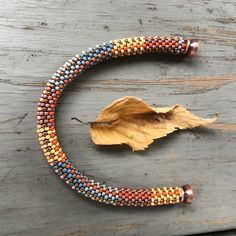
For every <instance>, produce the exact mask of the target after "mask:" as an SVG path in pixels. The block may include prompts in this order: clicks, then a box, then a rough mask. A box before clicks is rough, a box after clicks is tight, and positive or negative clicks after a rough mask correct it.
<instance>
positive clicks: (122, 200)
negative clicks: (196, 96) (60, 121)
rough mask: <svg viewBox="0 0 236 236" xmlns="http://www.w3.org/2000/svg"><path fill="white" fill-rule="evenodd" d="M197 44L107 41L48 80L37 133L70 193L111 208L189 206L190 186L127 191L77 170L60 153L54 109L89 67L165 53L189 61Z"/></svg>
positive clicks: (174, 40) (156, 39) (147, 39)
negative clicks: (135, 56)
mask: <svg viewBox="0 0 236 236" xmlns="http://www.w3.org/2000/svg"><path fill="white" fill-rule="evenodd" d="M198 46H199V43H198V41H197V40H190V39H187V38H181V37H157V36H155V37H134V38H125V39H121V40H114V41H110V42H109V43H103V44H102V45H97V46H96V47H93V48H89V49H88V50H86V51H82V53H81V54H79V55H76V56H75V57H73V58H71V59H69V60H68V62H66V63H65V64H64V65H63V66H62V67H60V68H59V69H58V70H57V72H56V73H55V74H54V75H53V76H52V77H51V79H49V81H48V83H47V84H46V87H45V88H44V90H43V92H42V94H41V97H40V101H39V103H38V106H37V133H38V137H39V142H40V145H41V149H42V150H43V153H44V156H45V157H46V159H47V161H48V163H49V164H50V166H51V167H52V168H53V170H54V171H55V172H56V173H57V175H58V176H59V177H60V178H61V179H62V180H64V181H65V182H66V183H67V184H68V185H69V186H70V187H71V189H73V190H75V191H77V192H78V193H81V194H82V195H84V196H85V197H87V198H90V199H92V200H95V201H98V202H101V203H106V204H111V205H114V206H158V205H164V204H177V203H181V202H185V203H190V202H191V201H192V198H193V191H192V188H191V186H190V185H184V186H183V187H160V188H148V189H144V188H143V189H128V188H117V187H111V186H108V185H105V184H101V183H98V182H96V181H94V180H93V179H91V178H90V177H88V176H86V175H84V174H83V173H82V172H81V171H80V170H78V169H77V168H76V167H75V166H74V165H73V164H72V163H71V161H70V160H69V159H68V158H67V156H66V154H65V153H64V152H63V150H62V148H61V146H60V144H59V141H58V138H57V135H56V130H55V125H54V122H55V108H56V104H57V101H58V99H59V97H60V95H61V93H62V92H63V90H64V88H65V87H66V86H67V85H69V84H70V83H71V82H72V81H73V80H75V79H77V78H79V77H80V75H81V74H82V73H83V72H84V71H85V70H87V69H89V68H90V67H92V66H94V65H97V64H99V63H100V62H102V61H105V60H110V59H113V58H117V57H122V56H130V55H136V54H147V53H168V54H175V55H187V56H189V57H192V56H194V55H195V53H196V51H197V49H198Z"/></svg>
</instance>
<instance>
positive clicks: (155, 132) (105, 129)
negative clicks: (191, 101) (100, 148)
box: [90, 97, 216, 151]
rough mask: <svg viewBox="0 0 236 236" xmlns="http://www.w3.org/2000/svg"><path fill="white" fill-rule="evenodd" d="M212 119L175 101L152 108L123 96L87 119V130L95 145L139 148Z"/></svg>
mask: <svg viewBox="0 0 236 236" xmlns="http://www.w3.org/2000/svg"><path fill="white" fill-rule="evenodd" d="M215 120H216V117H215V118H210V119H202V118H200V117H197V116H195V115H193V114H191V113H190V112H189V111H187V110H186V109H185V108H184V107H183V106H181V105H178V104H177V105H174V106H173V107H161V108H153V107H151V106H149V105H147V104H146V103H144V102H143V101H142V100H141V99H138V98H136V97H123V98H121V99H118V100H116V101H114V102H113V103H111V104H110V105H108V106H107V107H105V108H104V110H103V111H102V112H101V113H100V114H99V116H98V117H97V119H96V121H95V122H91V123H90V134H91V136H92V140H93V142H94V143H95V144H97V145H113V144H128V145H129V146H130V147H131V148H132V149H133V151H138V150H144V149H145V148H147V147H148V145H149V144H151V143H152V142H153V140H154V139H158V138H161V137H164V136H166V135H167V134H169V133H172V132H174V131H175V130H178V129H187V128H194V127H197V126H202V125H207V124H209V123H212V122H214V121H215Z"/></svg>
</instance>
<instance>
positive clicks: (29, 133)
mask: <svg viewBox="0 0 236 236" xmlns="http://www.w3.org/2000/svg"><path fill="white" fill-rule="evenodd" d="M235 11H236V6H235V1H233V0H230V1H226V0H222V1H216V0H215V1H207V0H204V1H187V0H183V1H175V0H170V1H154V0H153V1H146V0H142V1H123V0H122V1H113V0H111V1H96V0H92V1H72V0H71V1H70V0H65V1H64V0H61V1H53V0H50V1H36V0H14V1H7V0H2V1H1V5H0V49H1V50H0V61H1V63H0V83H1V86H0V91H1V93H0V96H1V97H0V108H1V110H0V122H1V123H0V132H1V136H0V144H1V149H0V235H73V236H74V235H95V234H98V235H183V234H192V233H200V232H210V231H219V230H225V229H233V228H236V201H235V199H236V157H235V141H236V120H235V117H236V103H235V101H236V93H235V91H236V84H235V80H236V67H235V44H236V33H235V29H236V26H235V22H236V19H235ZM175 34H179V35H186V36H193V37H196V38H200V39H201V48H200V51H199V55H198V57H197V58H195V59H193V60H192V61H190V60H187V59H185V60H182V61H176V60H168V58H166V57H164V58H163V57H158V56H145V57H142V58H136V59H135V58H128V59H123V60H118V61H113V62H111V63H110V64H109V66H108V65H107V64H103V65H100V66H98V67H96V68H94V69H92V70H90V71H89V72H87V73H85V74H84V75H83V76H82V77H83V79H82V80H83V82H82V81H80V82H79V81H78V82H75V83H73V85H72V86H70V87H69V88H68V89H67V91H65V94H64V95H63V98H62V99H61V100H60V105H59V107H58V110H57V111H58V112H57V129H58V133H59V137H60V140H61V143H62V145H63V147H64V150H65V151H66V153H67V154H68V156H69V157H70V158H71V159H72V160H73V162H75V163H76V164H77V165H78V166H79V167H80V169H81V170H84V171H85V172H86V173H87V174H89V175H92V176H95V177H97V179H98V180H100V181H105V182H106V183H109V184H112V185H119V186H123V185H124V184H125V185H126V186H130V187H142V186H150V187H151V186H159V185H182V184H185V183H189V184H192V185H193V188H194V190H195V199H194V202H193V204H192V205H184V204H182V205H178V206H174V207H160V208H149V209H146V208H145V209H140V208H138V209H134V208H123V209H122V208H113V207H107V206H101V205H99V204H97V203H93V202H91V201H87V200H85V199H83V198H82V197H81V196H79V195H78V194H76V193H75V192H72V191H71V190H70V189H69V188H67V187H66V186H65V185H64V183H62V182H61V181H60V180H59V179H58V178H57V177H56V176H55V175H54V174H53V172H52V170H51V169H50V167H49V166H48V164H47V163H46V161H45V160H44V158H43V155H42V152H41V151H40V148H39V144H38V141H37V135H36V133H35V109H36V104H37V101H38V98H39V96H40V93H41V90H42V89H43V87H44V84H45V83H46V81H47V79H48V78H49V77H50V76H51V74H52V73H54V71H55V70H56V69H57V68H58V67H59V66H60V65H61V64H62V63H63V62H64V61H65V60H66V59H67V58H68V57H70V56H73V55H74V54H76V53H78V52H79V51H80V50H83V49H86V48H87V47H89V46H94V45H95V44H97V43H99V42H104V41H108V40H111V39H116V38H123V37H127V36H137V35H175ZM125 95H134V96H138V97H140V98H143V99H144V100H145V101H146V102H148V103H149V104H159V105H173V104H175V103H181V104H183V105H184V106H186V107H187V108H188V109H190V110H191V111H193V112H194V113H195V114H197V115H199V116H203V117H207V116H208V115H210V114H214V113H216V112H217V113H218V114H219V120H218V122H219V123H218V124H215V125H214V126H213V127H212V128H213V129H197V130H194V131H184V132H179V133H176V134H173V135H170V136H169V137H167V138H164V139H162V140H160V141H156V142H155V143H154V144H152V145H151V147H150V148H149V149H148V150H147V151H145V152H137V153H132V152H131V151H130V149H129V148H128V147H125V146H124V147H95V146H94V145H93V144H92V142H91V139H90V137H89V134H88V127H86V126H83V125H78V124H77V123H75V122H74V121H71V119H70V118H71V117H72V116H77V117H79V118H81V119H83V120H93V119H94V118H95V117H96V115H97V114H98V112H99V111H100V109H101V108H103V107H104V106H105V105H107V104H109V103H110V102H111V101H112V100H114V99H117V98H120V97H122V96H125ZM230 233H234V231H231V232H230ZM223 235H225V233H223Z"/></svg>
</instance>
